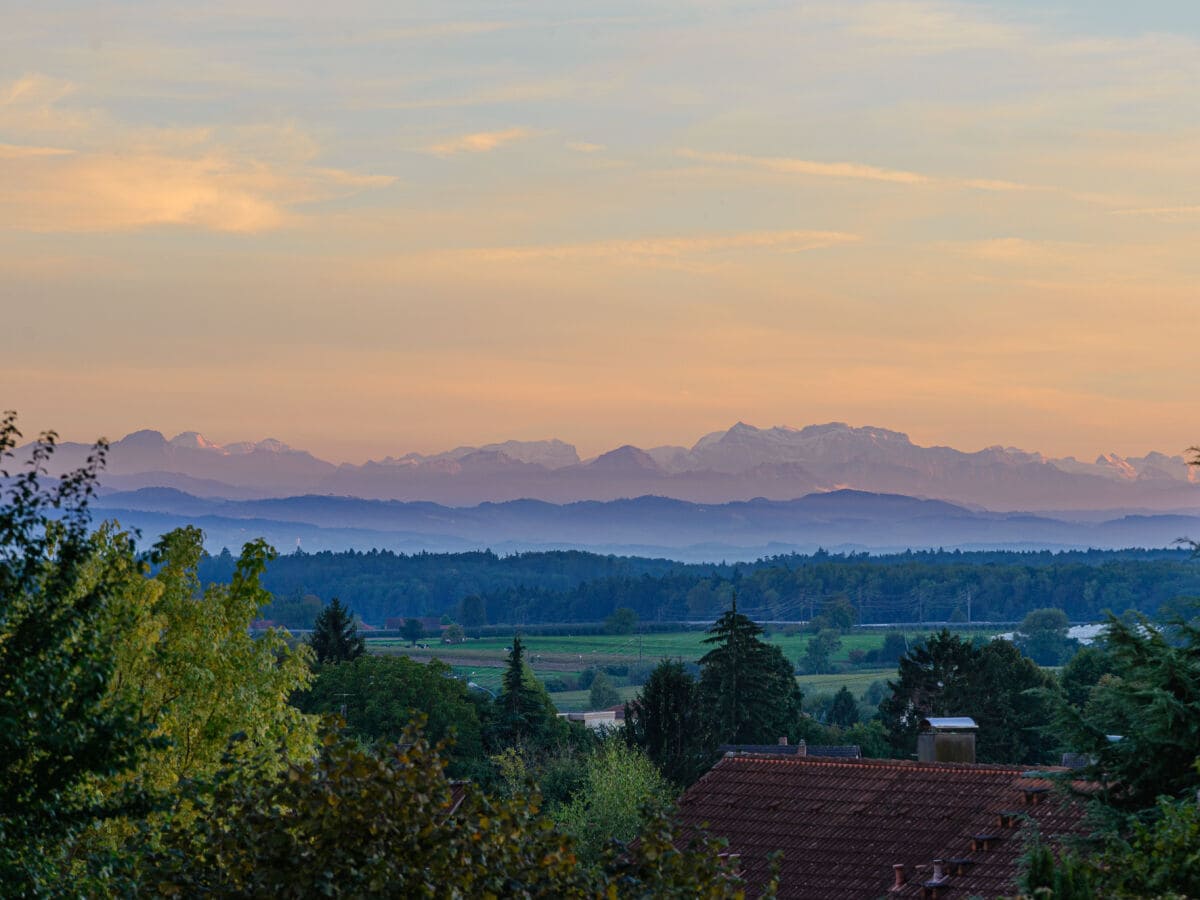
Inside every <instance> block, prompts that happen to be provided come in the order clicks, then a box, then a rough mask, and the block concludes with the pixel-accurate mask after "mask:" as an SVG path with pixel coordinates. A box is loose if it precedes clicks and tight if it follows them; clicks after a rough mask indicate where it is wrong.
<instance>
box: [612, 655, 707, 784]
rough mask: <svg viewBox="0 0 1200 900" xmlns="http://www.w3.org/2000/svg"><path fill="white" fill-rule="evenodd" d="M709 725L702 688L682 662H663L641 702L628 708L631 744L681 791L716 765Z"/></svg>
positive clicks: (651, 674) (627, 723)
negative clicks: (701, 705) (702, 708)
mask: <svg viewBox="0 0 1200 900" xmlns="http://www.w3.org/2000/svg"><path fill="white" fill-rule="evenodd" d="M704 726H705V723H704V717H703V715H702V712H701V709H700V702H699V687H698V685H697V684H696V680H695V679H694V678H692V676H691V675H690V674H689V673H688V671H687V669H686V668H684V665H683V663H682V662H680V661H679V660H669V659H664V660H663V661H662V662H660V663H659V664H658V665H657V666H656V667H655V668H654V671H652V672H651V673H650V677H649V678H648V679H647V680H646V684H645V685H643V687H642V690H641V691H640V692H639V694H638V696H637V699H635V700H634V701H633V702H632V703H626V704H625V738H626V740H627V741H628V742H629V743H630V744H631V745H632V746H635V747H637V748H639V749H640V750H642V751H643V752H644V753H645V754H646V756H648V757H649V758H650V760H651V761H652V762H653V763H654V764H655V765H656V766H658V768H659V771H661V772H662V773H663V775H664V776H665V777H666V778H667V779H668V780H670V781H671V782H672V783H673V784H675V785H677V786H679V787H687V786H688V785H690V784H691V783H692V782H694V781H695V780H696V779H697V778H699V777H700V775H701V774H702V773H703V772H704V771H705V770H706V769H707V768H708V767H709V765H710V764H711V763H712V756H713V746H712V744H711V743H710V742H709V740H708V734H707V730H706V728H705V727H704Z"/></svg>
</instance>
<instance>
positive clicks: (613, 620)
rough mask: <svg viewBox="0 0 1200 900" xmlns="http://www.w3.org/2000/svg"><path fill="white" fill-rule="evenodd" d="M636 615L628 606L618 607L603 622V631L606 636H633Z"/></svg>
mask: <svg viewBox="0 0 1200 900" xmlns="http://www.w3.org/2000/svg"><path fill="white" fill-rule="evenodd" d="M637 624H638V614H637V613H635V612H634V611H633V610H632V609H630V608H629V607H628V606H618V607H617V608H616V609H614V610H613V611H612V614H611V615H610V616H609V617H608V618H607V619H605V620H604V631H605V633H607V634H633V632H634V631H635V630H636V629H637Z"/></svg>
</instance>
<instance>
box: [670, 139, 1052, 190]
mask: <svg viewBox="0 0 1200 900" xmlns="http://www.w3.org/2000/svg"><path fill="white" fill-rule="evenodd" d="M677 152H678V155H679V156H682V157H683V158H685V159H693V160H696V161H697V162H706V163H715V164H718V165H728V166H740V167H744V168H754V169H761V170H764V171H767V172H778V173H780V174H782V175H809V176H813V177H817V178H841V179H856V180H860V181H881V182H888V183H891V184H910V185H937V184H941V185H951V186H956V187H964V188H971V189H974V190H980V191H1029V190H1042V189H1040V188H1035V187H1032V186H1030V185H1025V184H1019V183H1017V182H1013V181H1003V180H998V179H990V178H953V177H951V178H944V177H938V176H934V175H925V174H922V173H920V172H909V171H905V170H904V169H886V168H882V167H880V166H872V165H867V164H864V163H856V162H820V161H817V160H811V159H795V158H793V157H786V156H750V155H747V154H743V153H709V152H705V151H700V150H690V149H686V148H685V149H682V150H679V151H677Z"/></svg>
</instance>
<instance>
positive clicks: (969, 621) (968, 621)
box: [967, 588, 971, 625]
mask: <svg viewBox="0 0 1200 900" xmlns="http://www.w3.org/2000/svg"><path fill="white" fill-rule="evenodd" d="M967 624H968V625H970V624H971V589H970V588H967Z"/></svg>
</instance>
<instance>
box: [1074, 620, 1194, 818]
mask: <svg viewBox="0 0 1200 900" xmlns="http://www.w3.org/2000/svg"><path fill="white" fill-rule="evenodd" d="M1106 647H1107V653H1108V656H1109V665H1111V668H1112V674H1111V675H1108V676H1105V677H1102V678H1101V680H1100V682H1099V683H1098V684H1097V685H1096V687H1095V688H1094V689H1093V690H1092V691H1091V692H1090V694H1089V699H1088V701H1087V702H1086V704H1084V706H1083V707H1082V709H1080V708H1076V707H1074V706H1072V705H1070V704H1069V703H1067V702H1065V701H1060V702H1059V703H1058V704H1057V714H1058V721H1057V728H1058V730H1059V731H1060V733H1061V734H1062V735H1063V736H1064V739H1065V740H1066V741H1067V742H1068V743H1069V744H1070V746H1071V747H1072V748H1073V749H1075V750H1077V751H1079V752H1082V753H1086V754H1089V755H1090V756H1091V758H1092V759H1093V760H1094V762H1093V763H1092V764H1091V765H1090V766H1089V767H1088V768H1087V770H1086V774H1087V775H1088V777H1089V778H1092V779H1094V780H1095V781H1096V783H1097V784H1099V785H1101V787H1102V794H1101V796H1102V798H1103V800H1104V802H1105V803H1106V804H1107V805H1108V806H1109V807H1111V808H1113V809H1115V810H1118V811H1122V812H1136V811H1138V810H1145V809H1149V808H1152V807H1153V806H1154V805H1155V803H1156V801H1157V799H1158V797H1159V796H1167V797H1171V798H1178V797H1183V796H1191V795H1192V794H1193V792H1194V791H1195V790H1196V789H1197V788H1198V787H1200V776H1198V775H1197V771H1196V768H1195V763H1196V758H1197V756H1198V755H1200V628H1197V626H1196V625H1195V624H1193V623H1190V622H1186V621H1183V620H1179V621H1177V622H1175V623H1174V624H1173V625H1172V626H1170V627H1169V628H1158V627H1155V626H1153V625H1151V624H1150V623H1149V622H1147V621H1146V620H1144V619H1143V620H1140V621H1136V622H1133V623H1128V622H1124V621H1122V620H1120V619H1117V618H1116V617H1110V618H1109V620H1108V629H1107V636H1106ZM1109 735H1119V736H1120V740H1110V738H1109Z"/></svg>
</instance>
